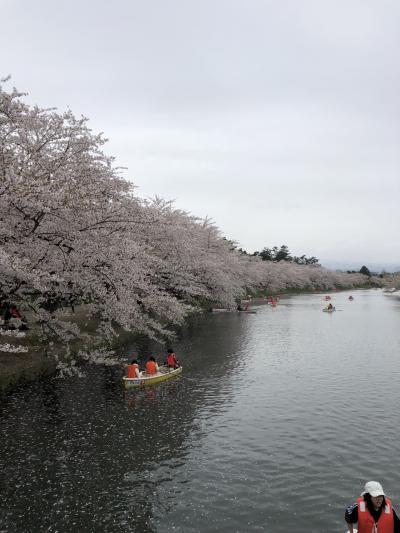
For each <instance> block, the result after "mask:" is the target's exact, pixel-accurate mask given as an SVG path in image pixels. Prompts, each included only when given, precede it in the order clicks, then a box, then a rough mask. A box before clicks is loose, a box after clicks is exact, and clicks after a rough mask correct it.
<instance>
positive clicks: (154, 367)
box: [146, 361, 157, 374]
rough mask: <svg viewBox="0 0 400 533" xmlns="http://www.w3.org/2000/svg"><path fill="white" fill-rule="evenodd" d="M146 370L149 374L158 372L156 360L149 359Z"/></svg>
mask: <svg viewBox="0 0 400 533" xmlns="http://www.w3.org/2000/svg"><path fill="white" fill-rule="evenodd" d="M146 372H147V374H157V365H156V363H155V362H154V361H147V363H146Z"/></svg>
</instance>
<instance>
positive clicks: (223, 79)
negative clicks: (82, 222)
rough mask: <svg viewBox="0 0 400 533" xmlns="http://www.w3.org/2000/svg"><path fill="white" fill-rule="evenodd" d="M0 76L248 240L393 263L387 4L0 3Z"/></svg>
mask: <svg viewBox="0 0 400 533" xmlns="http://www.w3.org/2000/svg"><path fill="white" fill-rule="evenodd" d="M1 9H2V14H3V19H4V20H6V21H8V22H7V24H3V26H2V32H1V35H0V65H1V69H0V72H1V75H6V74H8V73H11V74H12V76H13V79H12V81H13V83H14V84H16V85H17V87H18V88H19V89H22V90H27V91H29V93H30V95H29V99H30V101H31V102H35V103H38V104H39V105H42V106H57V107H58V108H60V109H65V108H66V107H67V106H70V107H71V109H72V110H73V111H74V112H76V113H77V114H79V113H83V114H85V115H87V116H89V117H90V119H91V123H92V125H93V128H95V129H99V130H103V131H105V133H106V135H107V136H108V137H109V138H110V143H109V146H108V151H109V152H110V153H111V154H113V155H115V156H117V161H118V163H119V164H121V165H124V166H127V167H128V169H129V170H128V172H127V177H129V178H130V179H132V180H133V181H134V183H135V184H136V185H137V186H138V192H139V194H142V195H143V196H147V195H149V196H152V195H155V194H159V195H161V196H164V197H167V198H176V200H177V204H178V205H179V207H181V208H183V209H186V210H189V211H191V212H193V213H194V214H197V215H199V216H205V215H209V216H211V217H212V218H213V219H214V220H215V222H216V223H217V225H218V226H220V227H221V229H222V231H223V232H224V233H225V234H226V235H227V236H228V237H229V238H234V239H236V240H238V241H239V242H240V244H241V245H242V246H243V247H244V248H246V249H248V250H249V251H253V250H254V249H261V248H262V247H263V246H268V245H274V244H282V243H286V244H288V245H289V247H290V248H291V250H292V251H293V252H294V253H306V254H313V255H317V256H318V257H320V258H321V259H322V260H327V261H328V260H331V259H339V260H340V259H350V260H352V261H362V262H367V261H376V260H382V261H393V262H399V260H400V258H399V251H398V247H397V236H398V233H399V216H398V209H397V203H398V198H399V179H398V172H399V155H398V144H399V133H400V132H399V128H400V126H399V124H400V121H399V105H400V103H399V98H398V93H399V88H400V87H399V86H400V83H399V75H400V70H399V67H398V57H397V56H398V50H399V45H400V42H399V41H400V36H399V34H398V31H397V28H398V24H399V19H400V4H398V2H395V1H384V2H381V3H377V2H376V1H368V0H367V1H365V0H363V1H361V0H360V1H355V0H349V1H344V0H339V1H325V2H320V1H318V0H315V1H311V0H300V1H298V2H295V1H293V0H292V1H289V0H287V1H280V2H277V1H265V0H263V1H261V0H260V1H254V0H253V1H248V2H244V1H239V0H219V1H212V2H211V1H208V0H203V1H202V2H197V1H196V2H195V1H190V0H180V1H177V0H169V1H167V2H165V1H161V0H157V1H150V2H138V1H132V2H128V1H127V0H126V1H122V0H117V1H114V2H112V3H109V2H94V1H92V0H89V1H86V2H77V1H76V0H72V1H70V2H56V3H55V2H50V1H49V0H39V1H38V2H29V1H28V0H25V1H22V0H19V1H18V0H15V1H10V0H8V1H4V0H3V1H2V2H1Z"/></svg>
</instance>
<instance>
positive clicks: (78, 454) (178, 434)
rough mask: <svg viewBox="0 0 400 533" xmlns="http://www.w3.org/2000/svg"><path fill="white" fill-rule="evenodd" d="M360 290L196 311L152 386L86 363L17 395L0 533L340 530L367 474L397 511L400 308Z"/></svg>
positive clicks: (9, 428) (5, 418) (4, 420)
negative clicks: (169, 372) (173, 361)
mask: <svg viewBox="0 0 400 533" xmlns="http://www.w3.org/2000/svg"><path fill="white" fill-rule="evenodd" d="M353 294H354V296H355V300H354V302H349V301H348V300H347V298H348V295H349V293H338V294H336V295H335V296H334V298H333V301H334V305H336V308H337V309H338V311H337V312H336V313H332V315H329V314H326V313H322V312H321V309H322V307H323V305H324V302H323V301H322V296H321V295H306V296H296V297H292V298H287V299H284V300H283V302H282V305H279V306H278V307H277V308H275V309H272V308H271V307H269V306H266V305H260V306H259V307H258V308H257V309H258V312H257V314H249V315H246V314H236V313H233V314H227V313H226V314H219V315H211V314H210V315H207V316H204V317H197V318H195V319H193V320H192V321H191V322H190V324H188V325H187V326H186V327H185V328H184V329H183V330H182V332H181V340H180V341H179V343H177V344H175V346H174V348H175V350H176V351H177V353H178V355H179V357H180V359H181V360H182V361H183V364H184V373H183V375H182V376H181V377H178V378H176V379H174V380H171V381H167V382H165V383H162V384H159V385H158V386H155V387H149V388H146V389H143V390H139V391H135V390H134V391H127V392H124V391H123V389H122V386H121V371H120V370H119V369H109V368H106V369H105V368H90V369H89V371H88V374H87V376H86V377H85V378H84V379H81V380H45V381H42V382H41V383H36V384H34V385H30V386H28V387H26V388H21V389H20V390H18V391H16V392H14V393H13V394H10V395H9V396H8V397H7V398H5V399H4V400H3V401H2V403H1V404H0V423H1V428H2V432H1V437H0V463H1V464H0V466H1V474H0V488H1V493H2V498H1V500H0V531H7V532H9V531H10V532H11V531H12V532H19V531H29V532H36V531H54V532H55V531H58V532H69V531H107V532H119V531H138V532H153V531H154V532H167V531H181V532H198V531H201V532H212V531H219V532H228V531H229V532H232V531H269V532H272V533H275V532H277V533H280V532H287V531H290V530H292V531H296V532H298V533H303V532H304V533H306V532H309V531H314V532H325V531H326V532H330V531H343V530H344V527H343V508H344V506H345V505H347V504H348V503H350V502H352V501H353V500H354V498H355V497H356V496H357V495H358V493H359V492H360V491H361V488H362V485H363V483H364V482H365V481H366V480H368V479H378V480H381V481H382V483H383V484H384V486H385V488H387V490H388V492H389V495H390V496H392V497H393V498H394V500H395V502H396V499H397V498H398V496H399V494H398V492H399V491H398V489H397V487H398V486H399V483H398V475H397V468H396V464H397V461H396V457H397V456H398V453H399V451H400V444H399V438H398V431H397V422H398V420H397V412H396V406H397V405H398V404H399V400H400V393H399V387H398V380H399V369H398V357H399V352H400V350H399V348H400V334H399V328H398V323H399V318H400V302H399V300H398V299H396V298H392V297H385V296H383V295H382V293H381V292H380V291H358V292H356V293H353ZM132 348H133V347H132ZM150 348H152V349H154V346H150V345H149V346H147V347H146V348H145V349H146V350H148V351H149V350H150ZM378 450H379V451H378Z"/></svg>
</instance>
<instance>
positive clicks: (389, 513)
mask: <svg viewBox="0 0 400 533" xmlns="http://www.w3.org/2000/svg"><path fill="white" fill-rule="evenodd" d="M357 504H358V533H373V532H375V531H376V532H377V533H393V529H394V518H393V507H392V502H391V501H390V500H389V498H386V496H385V506H384V507H383V509H382V512H381V515H380V517H379V520H378V522H377V528H378V529H377V530H376V529H374V526H375V520H374V519H373V517H372V515H371V513H370V512H369V511H368V507H367V503H366V501H365V500H364V498H363V497H361V498H358V500H357Z"/></svg>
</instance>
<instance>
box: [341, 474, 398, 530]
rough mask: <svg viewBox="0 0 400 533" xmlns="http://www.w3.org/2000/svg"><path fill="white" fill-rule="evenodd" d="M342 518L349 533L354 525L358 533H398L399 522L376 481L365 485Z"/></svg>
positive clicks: (390, 503)
mask: <svg viewBox="0 0 400 533" xmlns="http://www.w3.org/2000/svg"><path fill="white" fill-rule="evenodd" d="M344 518H345V520H346V523H347V527H348V528H349V532H350V533H353V531H354V530H353V527H354V524H356V523H358V533H400V520H399V518H398V517H397V515H396V513H395V511H394V509H393V507H392V502H391V501H390V500H389V498H388V497H387V496H386V495H385V493H384V491H383V487H382V485H381V484H380V483H379V482H378V481H368V483H366V484H365V487H364V491H363V492H362V493H361V496H360V497H359V498H358V500H357V503H355V504H353V505H350V506H349V507H347V509H346V512H345V515H344Z"/></svg>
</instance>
